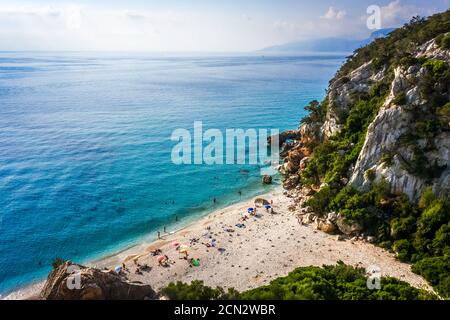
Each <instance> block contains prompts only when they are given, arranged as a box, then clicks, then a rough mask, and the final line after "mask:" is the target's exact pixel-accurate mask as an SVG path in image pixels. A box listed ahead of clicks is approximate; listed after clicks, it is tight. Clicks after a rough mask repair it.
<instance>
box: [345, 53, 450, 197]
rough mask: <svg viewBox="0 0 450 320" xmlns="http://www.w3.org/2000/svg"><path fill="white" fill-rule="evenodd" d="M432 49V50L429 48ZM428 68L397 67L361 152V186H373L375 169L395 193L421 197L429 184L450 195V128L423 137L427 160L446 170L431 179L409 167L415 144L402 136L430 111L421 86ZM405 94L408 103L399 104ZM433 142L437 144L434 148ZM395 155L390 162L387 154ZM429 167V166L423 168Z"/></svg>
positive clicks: (356, 182)
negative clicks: (371, 177) (369, 175)
mask: <svg viewBox="0 0 450 320" xmlns="http://www.w3.org/2000/svg"><path fill="white" fill-rule="evenodd" d="M429 53H430V52H429ZM427 73H428V71H427V70H426V69H424V68H423V67H422V68H420V67H418V66H413V67H409V68H407V69H406V68H404V67H397V68H396V69H395V77H394V80H393V81H392V84H391V92H390V94H389V96H388V98H387V99H386V101H385V103H384V105H383V107H382V108H381V110H380V111H379V113H378V115H377V116H376V118H375V120H374V121H373V122H372V123H371V124H370V126H369V128H368V130H367V135H366V138H365V141H364V145H363V148H362V150H361V152H360V154H359V157H358V160H357V162H356V164H355V168H354V170H353V172H352V175H351V178H350V183H351V184H352V185H353V186H355V187H357V188H358V189H360V190H366V189H368V188H369V187H370V185H371V183H372V181H369V180H368V179H367V175H366V174H365V173H366V172H367V171H368V170H371V171H372V172H374V174H375V180H374V181H380V180H381V179H383V180H386V181H387V182H388V183H389V185H390V188H391V192H392V193H394V194H401V193H405V194H407V195H408V197H409V198H410V199H411V200H413V201H417V200H418V198H419V197H420V194H421V193H422V191H423V189H424V188H425V187H427V186H428V185H431V186H432V187H433V191H434V192H435V193H436V194H438V195H446V194H448V192H449V190H450V184H449V173H450V171H449V170H450V150H449V148H450V132H449V131H443V132H441V133H440V134H438V135H437V136H435V137H434V138H433V139H432V140H431V141H426V140H424V141H419V147H420V148H423V149H427V152H425V157H426V164H427V165H428V164H429V165H437V166H438V167H442V168H443V171H442V172H441V174H440V175H439V176H437V177H434V178H433V179H432V180H431V181H430V180H429V179H427V178H424V177H421V176H420V174H418V172H413V170H408V168H409V167H411V164H412V163H414V161H415V158H416V157H417V155H416V152H415V149H414V147H412V145H410V144H405V143H403V141H402V137H404V136H405V134H407V133H411V132H412V133H414V131H416V130H417V129H416V126H417V125H416V122H417V113H418V112H420V110H423V113H426V112H427V108H430V107H431V106H430V102H428V101H427V99H426V97H423V96H422V94H421V93H420V90H419V89H418V88H419V86H420V85H421V84H422V82H423V81H424V77H425V76H426V74H427ZM400 94H405V101H404V105H397V104H396V100H395V98H396V97H397V96H398V95H400ZM429 146H434V148H430V147H429ZM388 154H389V155H391V161H390V163H386V161H384V160H383V159H384V158H383V157H385V156H386V155H388ZM422 169H423V170H425V168H422Z"/></svg>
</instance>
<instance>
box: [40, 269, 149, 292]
mask: <svg viewBox="0 0 450 320" xmlns="http://www.w3.org/2000/svg"><path fill="white" fill-rule="evenodd" d="M40 296H41V298H42V299H44V300H142V299H155V298H157V294H156V293H155V291H153V289H152V288H151V286H149V285H143V284H139V283H130V282H128V281H126V280H124V279H123V278H122V277H121V276H120V275H118V274H116V273H115V272H114V271H110V270H99V269H95V268H89V267H85V266H82V265H79V264H74V263H72V262H70V261H66V262H65V263H63V264H62V265H60V266H59V267H57V268H56V269H55V270H53V271H52V272H51V273H50V274H49V276H48V278H47V281H46V283H45V286H44V288H43V289H42V292H41V295H40Z"/></svg>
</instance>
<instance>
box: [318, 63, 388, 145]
mask: <svg viewBox="0 0 450 320" xmlns="http://www.w3.org/2000/svg"><path fill="white" fill-rule="evenodd" d="M384 72H385V70H382V71H380V72H378V73H374V71H373V68H372V61H369V62H367V63H365V64H363V65H362V66H360V67H359V68H357V69H356V70H353V71H352V72H351V73H350V74H349V75H348V76H346V77H341V78H335V79H333V80H332V81H331V82H330V87H329V90H328V95H327V98H328V104H329V108H328V109H327V114H326V118H325V122H324V123H323V125H322V128H321V131H322V135H323V137H324V138H325V139H328V138H329V137H331V136H332V135H334V134H336V133H337V132H339V130H340V129H341V127H342V122H343V120H344V119H343V116H344V115H345V114H346V113H347V112H348V111H349V109H350V107H351V106H352V105H353V104H354V101H353V98H352V94H353V93H366V92H368V91H369V89H370V85H371V83H372V82H373V81H377V80H379V79H382V78H383V76H384Z"/></svg>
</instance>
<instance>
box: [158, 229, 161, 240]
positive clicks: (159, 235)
mask: <svg viewBox="0 0 450 320" xmlns="http://www.w3.org/2000/svg"><path fill="white" fill-rule="evenodd" d="M158 239H161V232H159V231H158Z"/></svg>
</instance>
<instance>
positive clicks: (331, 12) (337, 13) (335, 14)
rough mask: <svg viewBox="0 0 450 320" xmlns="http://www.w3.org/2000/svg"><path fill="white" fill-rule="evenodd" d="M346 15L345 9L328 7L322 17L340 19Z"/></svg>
mask: <svg viewBox="0 0 450 320" xmlns="http://www.w3.org/2000/svg"><path fill="white" fill-rule="evenodd" d="M346 16H347V12H346V11H345V10H339V9H335V8H334V7H329V8H328V10H327V12H326V13H325V14H324V15H323V16H322V18H323V19H329V20H342V19H344V18H345V17H346Z"/></svg>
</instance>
